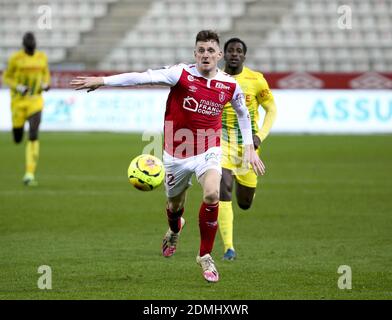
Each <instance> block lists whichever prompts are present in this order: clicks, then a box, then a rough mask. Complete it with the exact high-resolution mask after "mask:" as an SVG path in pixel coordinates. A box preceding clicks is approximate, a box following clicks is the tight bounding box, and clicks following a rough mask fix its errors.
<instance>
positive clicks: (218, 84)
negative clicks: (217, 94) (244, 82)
mask: <svg viewBox="0 0 392 320" xmlns="http://www.w3.org/2000/svg"><path fill="white" fill-rule="evenodd" d="M215 88H218V89H223V90H230V87H229V86H226V85H225V84H223V83H222V82H217V83H215Z"/></svg>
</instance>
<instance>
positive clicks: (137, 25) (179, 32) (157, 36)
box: [0, 0, 392, 72]
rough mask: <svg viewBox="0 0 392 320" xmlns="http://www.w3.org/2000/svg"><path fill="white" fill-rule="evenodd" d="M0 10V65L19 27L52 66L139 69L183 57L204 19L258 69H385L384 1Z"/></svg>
mask: <svg viewBox="0 0 392 320" xmlns="http://www.w3.org/2000/svg"><path fill="white" fill-rule="evenodd" d="M347 6H348V7H349V8H351V16H352V27H351V28H349V29H344V28H342V27H341V26H340V27H339V25H338V23H339V21H341V22H342V21H343V22H347V20H342V14H343V13H342V11H341V10H345V9H347ZM47 7H49V8H50V11H51V14H52V19H51V24H52V25H51V28H49V29H45V28H44V29H42V28H41V29H40V28H39V25H38V24H39V21H40V17H42V11H39V10H45V8H47ZM40 8H41V9H40ZM339 8H340V9H339ZM0 19H1V24H0V39H1V42H0V68H3V67H4V66H5V63H6V61H7V58H8V56H9V55H10V53H11V52H13V51H14V50H16V49H18V48H19V47H20V43H21V37H22V35H23V33H24V32H25V31H27V30H32V31H35V32H36V34H37V38H38V42H39V45H40V47H41V48H42V49H43V50H45V51H46V52H47V53H48V56H49V60H50V62H51V65H52V67H53V68H55V67H57V68H64V67H65V68H71V69H72V68H75V67H78V68H89V69H101V70H119V71H120V70H137V71H140V70H145V69H146V68H154V67H159V66H162V65H166V64H174V63H178V62H189V61H191V60H192V52H193V45H194V43H193V41H194V37H195V34H196V33H197V31H199V30H201V29H204V28H212V29H215V30H217V31H218V32H219V33H220V34H221V36H222V40H223V41H224V40H227V39H228V38H229V37H231V36H239V37H241V38H243V40H245V41H246V42H247V43H248V46H249V53H248V58H247V63H248V65H249V66H250V67H252V68H256V69H259V70H263V71H278V72H285V71H305V70H306V71H325V72H336V71H347V72H349V71H368V70H374V71H392V0H361V1H353V0H346V1H343V0H330V1H326V0H298V1H291V0H226V1H222V0H196V1H187V0H154V1H152V0H151V1H142V0H98V1H97V0H68V1H54V0H46V1H45V0H0Z"/></svg>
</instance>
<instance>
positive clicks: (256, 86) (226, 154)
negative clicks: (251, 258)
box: [218, 38, 276, 260]
mask: <svg viewBox="0 0 392 320" xmlns="http://www.w3.org/2000/svg"><path fill="white" fill-rule="evenodd" d="M246 51H247V47H246V44H245V43H244V42H243V41H242V40H240V39H238V38H232V39H230V40H228V41H227V42H226V43H225V45H224V60H225V69H224V70H225V72H226V73H228V74H230V75H232V76H233V77H234V78H235V79H236V80H237V82H238V83H239V85H240V86H241V88H242V91H243V92H244V94H245V101H246V106H247V108H248V110H249V114H250V117H251V123H252V134H253V145H254V148H255V149H256V150H257V151H260V144H261V143H262V142H263V141H264V139H265V138H266V137H267V135H268V133H269V131H270V129H271V127H272V124H273V122H274V120H275V116H276V106H275V102H274V97H273V96H272V93H271V91H270V89H269V87H268V83H267V81H266V80H265V79H264V77H263V75H262V74H261V73H258V72H255V71H252V70H251V69H249V68H247V67H245V66H244V61H245V55H246ZM259 105H261V106H262V107H263V108H264V110H265V111H266V113H265V117H264V122H263V125H262V127H261V129H259V126H258V122H259V111H258V108H259ZM222 133H223V134H222V180H221V187H220V202H219V218H218V221H219V230H220V234H221V236H222V240H223V244H224V256H223V259H224V260H234V259H235V258H236V252H235V250H234V244H233V220H234V216H233V207H232V190H233V184H234V181H235V185H236V197H237V203H238V206H239V207H240V208H241V209H243V210H247V209H249V208H250V207H251V205H252V201H253V198H254V195H255V191H256V187H257V176H256V174H255V172H254V171H253V170H250V169H245V170H244V169H243V168H244V167H243V163H242V160H241V159H242V156H243V147H242V140H243V137H242V135H241V132H239V131H238V119H237V115H236V113H235V111H234V109H233V108H232V106H231V104H230V103H228V104H227V105H226V106H225V108H224V110H223V114H222Z"/></svg>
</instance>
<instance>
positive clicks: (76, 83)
mask: <svg viewBox="0 0 392 320" xmlns="http://www.w3.org/2000/svg"><path fill="white" fill-rule="evenodd" d="M70 85H71V87H74V88H75V89H76V90H83V89H87V92H90V91H94V90H95V89H98V88H99V87H101V86H103V85H104V83H103V78H102V77H76V78H75V79H72V80H71V82H70Z"/></svg>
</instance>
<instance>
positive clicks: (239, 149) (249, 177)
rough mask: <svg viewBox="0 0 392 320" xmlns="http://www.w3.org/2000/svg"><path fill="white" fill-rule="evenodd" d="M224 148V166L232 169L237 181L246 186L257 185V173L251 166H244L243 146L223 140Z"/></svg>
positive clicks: (252, 186) (254, 186)
mask: <svg viewBox="0 0 392 320" xmlns="http://www.w3.org/2000/svg"><path fill="white" fill-rule="evenodd" d="M221 148H222V161H221V165H222V168H225V169H228V170H231V171H232V172H233V174H234V176H235V179H236V181H237V182H238V183H239V184H240V185H243V186H245V187H249V188H256V187H257V175H256V173H255V172H254V171H253V169H252V168H251V167H248V168H243V166H242V154H243V146H242V145H238V144H234V143H232V144H230V143H227V141H224V140H221Z"/></svg>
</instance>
